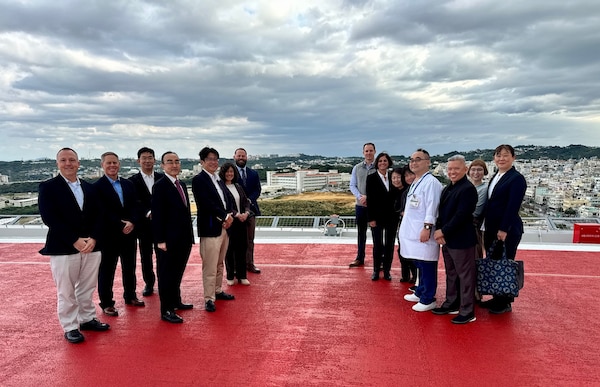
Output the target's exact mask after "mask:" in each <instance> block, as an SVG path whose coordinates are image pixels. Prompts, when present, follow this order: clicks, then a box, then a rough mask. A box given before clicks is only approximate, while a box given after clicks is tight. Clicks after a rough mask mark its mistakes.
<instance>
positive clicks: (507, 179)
mask: <svg viewBox="0 0 600 387" xmlns="http://www.w3.org/2000/svg"><path fill="white" fill-rule="evenodd" d="M496 174H497V172H496ZM496 174H494V176H492V179H491V180H490V182H491V181H492V180H493V179H494V177H495V176H496ZM488 187H489V185H488ZM488 189H489V188H488ZM526 190H527V182H526V181H525V178H524V177H523V175H521V174H520V173H519V172H518V171H517V170H516V169H515V167H514V166H513V167H512V168H511V169H509V170H508V171H506V173H505V174H504V176H502V177H501V178H500V180H499V181H498V183H497V184H496V187H495V188H494V191H493V192H492V196H491V197H490V198H489V199H488V201H487V203H486V207H485V232H486V233H492V234H493V235H496V233H497V232H498V230H502V231H505V232H507V233H509V234H522V233H523V220H521V217H520V216H519V210H520V209H521V203H523V198H524V197H525V191H526Z"/></svg>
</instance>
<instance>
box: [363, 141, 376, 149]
mask: <svg viewBox="0 0 600 387" xmlns="http://www.w3.org/2000/svg"><path fill="white" fill-rule="evenodd" d="M367 145H371V146H372V147H373V150H375V144H373V143H372V142H366V143H365V144H364V145H363V150H364V149H365V147H366V146H367Z"/></svg>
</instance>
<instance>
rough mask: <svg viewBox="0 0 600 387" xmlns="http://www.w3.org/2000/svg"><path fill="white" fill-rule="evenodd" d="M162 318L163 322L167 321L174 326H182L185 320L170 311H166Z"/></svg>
mask: <svg viewBox="0 0 600 387" xmlns="http://www.w3.org/2000/svg"><path fill="white" fill-rule="evenodd" d="M160 318H161V320H163V321H167V322H170V323H173V324H181V323H182V322H183V319H182V318H181V317H180V316H178V315H177V313H175V312H173V311H170V310H168V311H166V312H165V314H163V315H162V316H160Z"/></svg>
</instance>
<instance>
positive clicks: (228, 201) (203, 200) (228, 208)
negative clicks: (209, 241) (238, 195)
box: [192, 170, 237, 237]
mask: <svg viewBox="0 0 600 387" xmlns="http://www.w3.org/2000/svg"><path fill="white" fill-rule="evenodd" d="M221 190H223V194H224V197H225V206H223V202H222V201H221V197H220V196H219V193H218V192H217V189H216V188H215V185H214V184H213V182H212V178H211V177H210V175H209V174H208V172H206V171H205V170H202V172H200V173H199V174H197V175H196V176H194V178H193V179H192V192H193V193H194V199H195V200H196V208H197V209H198V217H197V219H196V223H197V225H198V236H199V237H217V236H219V235H221V232H222V231H223V221H224V220H225V218H226V217H227V214H228V213H234V214H235V213H237V212H236V211H235V210H234V203H233V202H234V200H233V196H231V193H230V192H229V189H227V187H225V184H224V183H223V182H221Z"/></svg>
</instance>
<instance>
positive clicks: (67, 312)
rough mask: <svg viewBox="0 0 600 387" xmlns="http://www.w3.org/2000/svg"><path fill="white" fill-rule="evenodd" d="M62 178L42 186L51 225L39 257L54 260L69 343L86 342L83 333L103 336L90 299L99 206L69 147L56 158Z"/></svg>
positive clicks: (97, 259)
mask: <svg viewBox="0 0 600 387" xmlns="http://www.w3.org/2000/svg"><path fill="white" fill-rule="evenodd" d="M56 165H57V166H58V170H59V172H60V174H59V175H58V176H56V177H54V178H52V179H50V180H47V181H44V182H43V183H41V184H40V187H39V199H38V201H39V208H40V214H41V216H42V220H43V221H44V224H45V225H46V226H48V234H47V236H46V244H45V245H44V247H43V248H42V249H41V250H40V254H42V255H49V256H50V269H51V270H52V277H53V279H54V283H55V284H56V293H57V294H58V307H57V312H58V320H59V321H60V325H61V326H62V328H63V331H64V336H65V339H67V341H69V342H70V343H79V342H81V341H83V340H84V337H83V335H82V334H81V332H80V330H94V331H105V330H107V329H108V328H109V327H110V326H109V325H108V324H104V323H101V322H100V321H98V319H97V318H96V308H95V307H94V302H93V300H92V295H93V293H94V290H95V289H96V283H97V281H98V267H99V265H100V255H101V254H100V250H99V247H100V246H99V243H98V242H99V241H100V240H101V239H102V222H101V218H100V211H101V209H100V203H99V201H98V197H97V195H96V194H95V192H94V188H93V187H92V185H91V184H89V183H87V182H85V181H83V180H79V178H78V177H77V171H78V169H79V158H78V156H77V153H76V152H75V151H74V150H73V149H71V148H63V149H61V150H60V151H58V153H57V155H56Z"/></svg>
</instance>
